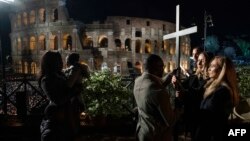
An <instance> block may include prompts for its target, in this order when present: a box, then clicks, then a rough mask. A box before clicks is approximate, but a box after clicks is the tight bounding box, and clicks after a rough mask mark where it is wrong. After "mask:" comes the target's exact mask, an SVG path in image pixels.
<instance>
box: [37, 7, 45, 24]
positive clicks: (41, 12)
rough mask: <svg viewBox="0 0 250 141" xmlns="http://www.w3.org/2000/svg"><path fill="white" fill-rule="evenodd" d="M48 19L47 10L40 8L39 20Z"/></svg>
mask: <svg viewBox="0 0 250 141" xmlns="http://www.w3.org/2000/svg"><path fill="white" fill-rule="evenodd" d="M45 21H46V11H45V9H44V8H41V9H40V10H39V22H40V23H44V22H45Z"/></svg>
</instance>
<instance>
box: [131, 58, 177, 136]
mask: <svg viewBox="0 0 250 141" xmlns="http://www.w3.org/2000/svg"><path fill="white" fill-rule="evenodd" d="M163 67H164V63H163V61H162V59H161V58H160V57H159V56H157V55H154V54H152V55H150V56H149V57H148V58H147V60H146V66H145V72H143V74H142V75H141V76H139V77H138V78H137V79H136V80H135V85H134V97H135V100H136V104H137V108H138V123H137V128H136V137H137V140H138V141H168V140H169V141H170V140H171V138H172V133H171V132H172V131H171V130H172V127H173V125H174V123H175V120H176V113H175V112H174V110H173V109H172V107H171V105H170V95H169V94H168V93H167V91H166V89H165V87H164V85H163V81H162V75H163ZM168 83H170V80H169V82H168Z"/></svg>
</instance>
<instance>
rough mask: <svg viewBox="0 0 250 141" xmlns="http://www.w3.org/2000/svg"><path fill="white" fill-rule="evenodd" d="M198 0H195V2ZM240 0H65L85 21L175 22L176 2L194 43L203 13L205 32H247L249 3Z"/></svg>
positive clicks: (249, 30)
mask: <svg viewBox="0 0 250 141" xmlns="http://www.w3.org/2000/svg"><path fill="white" fill-rule="evenodd" d="M197 1H198V2H197ZM248 3H249V2H247V0H246V1H244V0H237V1H236V0H234V1H232V0H126V1H122V0H68V3H67V6H68V7H69V12H70V14H71V15H72V18H74V19H78V20H82V21H85V22H89V21H91V20H98V19H104V18H105V17H106V16H107V15H111V16H135V17H147V18H154V19H159V20H166V21H170V22H175V8H176V5H177V4H180V23H181V25H182V26H186V27H190V26H191V24H192V23H195V24H196V25H197V26H198V33H196V34H195V35H192V36H191V37H193V38H194V41H195V42H199V40H201V38H202V37H203V33H204V32H203V29H204V12H205V11H206V12H207V13H208V14H210V15H212V20H213V24H214V27H209V28H207V30H208V35H209V34H215V35H218V36H224V35H228V34H230V35H248V36H249V35H250V4H248Z"/></svg>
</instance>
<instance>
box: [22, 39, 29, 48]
mask: <svg viewBox="0 0 250 141" xmlns="http://www.w3.org/2000/svg"><path fill="white" fill-rule="evenodd" d="M22 49H28V39H27V38H26V37H24V38H23V48H22Z"/></svg>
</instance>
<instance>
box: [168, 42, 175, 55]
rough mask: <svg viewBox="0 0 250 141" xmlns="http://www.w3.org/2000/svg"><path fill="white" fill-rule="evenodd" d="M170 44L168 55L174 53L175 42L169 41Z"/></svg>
mask: <svg viewBox="0 0 250 141" xmlns="http://www.w3.org/2000/svg"><path fill="white" fill-rule="evenodd" d="M169 44H170V45H169V46H170V55H175V42H173V41H171V42H170V43H169Z"/></svg>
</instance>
